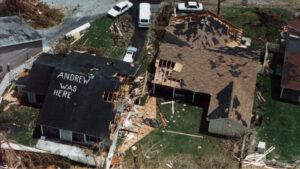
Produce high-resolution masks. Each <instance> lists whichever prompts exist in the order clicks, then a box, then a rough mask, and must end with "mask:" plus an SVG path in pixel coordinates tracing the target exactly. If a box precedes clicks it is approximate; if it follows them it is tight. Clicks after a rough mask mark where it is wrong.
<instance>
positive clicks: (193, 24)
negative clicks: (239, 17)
mask: <svg viewBox="0 0 300 169" xmlns="http://www.w3.org/2000/svg"><path fill="white" fill-rule="evenodd" d="M165 31H166V32H165V35H164V38H163V40H162V42H161V44H160V47H159V52H158V57H157V59H156V63H155V68H156V70H155V76H154V79H153V81H152V83H153V91H154V93H156V94H159V93H161V92H166V94H164V96H169V97H170V98H173V99H175V100H185V101H188V102H189V103H191V104H194V105H199V104H200V105H201V103H203V102H205V101H204V100H207V102H208V105H207V117H206V118H207V120H208V121H209V127H208V132H210V133H214V134H219V135H226V136H239V135H242V134H244V133H245V132H246V131H247V129H249V128H250V123H251V117H252V106H253V100H254V91H255V84H256V77H257V71H258V65H259V62H258V59H259V51H258V50H257V49H255V48H253V47H251V46H245V45H242V44H241V38H242V34H243V32H242V30H241V29H239V28H237V27H235V26H234V25H232V24H230V23H229V22H227V21H226V20H224V19H222V18H220V17H219V16H216V15H215V14H213V13H211V12H199V13H194V14H189V15H186V16H179V17H172V18H171V19H170V23H169V25H168V26H167V27H166V28H165ZM199 118H201V117H199Z"/></svg>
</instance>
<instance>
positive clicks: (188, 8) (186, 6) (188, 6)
mask: <svg viewBox="0 0 300 169" xmlns="http://www.w3.org/2000/svg"><path fill="white" fill-rule="evenodd" d="M177 9H178V10H179V11H183V12H199V11H203V5H202V3H198V2H196V1H188V2H185V3H178V5H177Z"/></svg>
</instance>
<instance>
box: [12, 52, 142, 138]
mask: <svg viewBox="0 0 300 169" xmlns="http://www.w3.org/2000/svg"><path fill="white" fill-rule="evenodd" d="M139 67H140V66H139V65H134V64H130V63H125V62H122V61H118V60H114V59H109V58H104V57H99V56H92V55H88V54H81V53H74V52H72V53H70V54H68V55H66V56H61V55H51V54H45V53H43V54H42V55H41V56H40V57H39V58H38V59H37V60H36V61H35V62H34V64H33V66H32V69H31V70H30V71H29V73H28V75H27V76H23V77H21V78H19V80H18V82H17V83H16V86H17V88H18V92H19V95H21V96H23V97H24V98H25V99H26V100H27V101H28V102H29V103H31V104H37V105H41V110H40V114H39V117H38V119H37V122H36V124H37V131H39V133H40V135H41V136H45V137H49V138H57V139H61V140H65V141H71V142H76V143H81V144H93V143H95V142H99V141H104V142H108V141H109V136H110V131H109V127H110V123H111V121H113V120H114V117H115V109H116V106H115V105H116V104H115V102H119V101H121V100H122V99H123V98H124V97H125V95H126V93H127V92H129V89H130V85H131V82H132V81H131V79H132V78H134V77H135V75H136V74H137V71H138V69H139ZM125 84H126V85H128V86H125V87H126V89H124V85H125Z"/></svg>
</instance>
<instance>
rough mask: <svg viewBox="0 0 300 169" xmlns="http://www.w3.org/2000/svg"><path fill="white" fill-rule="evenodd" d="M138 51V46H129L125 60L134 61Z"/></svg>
mask: <svg viewBox="0 0 300 169" xmlns="http://www.w3.org/2000/svg"><path fill="white" fill-rule="evenodd" d="M136 53H137V48H135V47H132V46H130V47H128V48H127V50H126V53H125V56H124V58H123V61H124V62H129V63H132V62H133V59H134V57H135V55H136Z"/></svg>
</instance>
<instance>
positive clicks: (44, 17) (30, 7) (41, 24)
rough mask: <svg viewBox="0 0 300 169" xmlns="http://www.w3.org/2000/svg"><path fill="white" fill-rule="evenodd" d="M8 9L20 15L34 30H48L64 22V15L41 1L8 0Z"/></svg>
mask: <svg viewBox="0 0 300 169" xmlns="http://www.w3.org/2000/svg"><path fill="white" fill-rule="evenodd" d="M5 5H6V6H7V9H8V10H10V11H12V12H16V13H18V14H19V15H20V16H21V17H23V18H24V19H26V21H27V22H28V23H29V24H30V25H31V26H32V27H34V28H36V29H39V28H47V27H51V26H55V25H57V24H59V23H61V22H62V20H63V18H64V14H63V13H61V12H60V11H59V10H58V9H52V8H50V7H49V6H48V5H46V4H45V3H42V2H40V1H39V0H6V1H5Z"/></svg>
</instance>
